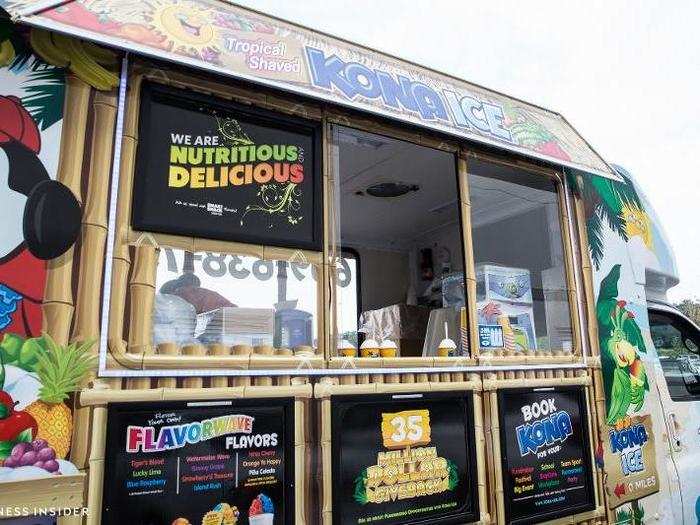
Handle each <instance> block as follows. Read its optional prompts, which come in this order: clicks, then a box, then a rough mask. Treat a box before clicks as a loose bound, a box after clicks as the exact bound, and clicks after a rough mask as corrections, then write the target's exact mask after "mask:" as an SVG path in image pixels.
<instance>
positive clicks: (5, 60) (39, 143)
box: [0, 20, 94, 482]
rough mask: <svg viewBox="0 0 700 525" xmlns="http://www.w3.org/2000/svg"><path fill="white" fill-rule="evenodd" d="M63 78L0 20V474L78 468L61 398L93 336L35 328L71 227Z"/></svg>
mask: <svg viewBox="0 0 700 525" xmlns="http://www.w3.org/2000/svg"><path fill="white" fill-rule="evenodd" d="M64 79H65V72H64V70H63V69H61V68H59V67H55V66H52V65H49V64H47V63H46V62H44V61H43V60H42V59H41V58H39V57H38V56H36V55H35V54H34V53H33V52H32V50H31V48H30V45H29V43H28V40H27V38H26V34H20V33H19V32H17V30H16V26H12V25H11V24H10V23H9V22H8V21H6V20H5V21H0V209H2V210H3V220H4V224H3V228H0V482H9V481H19V480H23V479H28V478H35V477H42V476H52V475H66V474H75V473H77V469H76V468H75V466H74V465H73V464H72V463H70V462H69V461H67V457H68V454H69V450H70V442H71V436H72V432H73V428H72V426H73V422H72V419H73V418H72V410H71V406H70V405H69V404H68V401H69V396H70V393H71V392H73V391H75V390H76V389H78V388H79V387H80V385H81V382H82V380H83V378H84V376H85V374H86V372H87V371H88V370H89V369H90V368H91V367H92V366H93V364H94V363H93V358H92V356H91V354H90V352H89V350H90V348H91V347H92V344H93V343H92V342H86V343H83V344H76V343H72V344H69V345H60V344H58V343H56V342H55V341H54V340H53V339H52V338H51V337H50V336H49V335H48V334H42V333H41V327H42V300H43V296H44V288H45V284H46V279H47V261H49V260H51V259H53V258H55V257H58V256H60V255H61V254H62V253H64V252H65V251H66V250H67V249H68V248H69V247H70V246H72V245H73V243H74V242H75V240H76V237H77V234H78V231H79V227H80V213H81V212H80V206H79V204H78V202H77V200H76V198H75V197H74V196H73V194H72V193H71V192H70V190H69V189H68V188H67V187H66V186H64V185H63V184H61V183H60V182H58V181H56V180H55V178H56V173H57V169H58V159H59V150H60V137H61V126H62V118H63V100H64V96H65V80H64ZM57 216H60V217H61V221H56V220H55V218H56V217H57ZM57 222H60V227H59V228H58V229H56V228H55V225H56V223H57Z"/></svg>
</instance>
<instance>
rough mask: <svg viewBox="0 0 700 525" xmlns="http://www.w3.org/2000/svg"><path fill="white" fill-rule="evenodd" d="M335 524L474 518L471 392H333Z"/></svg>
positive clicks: (475, 490)
mask: <svg viewBox="0 0 700 525" xmlns="http://www.w3.org/2000/svg"><path fill="white" fill-rule="evenodd" d="M331 413H332V414H333V415H332V422H331V426H332V458H333V460H332V477H333V523H334V525H341V524H342V525H351V524H352V525H358V524H364V523H373V524H381V525H392V524H399V523H400V524H428V523H430V524H433V523H448V524H449V523H465V522H470V521H475V520H476V519H478V499H477V490H478V489H477V483H476V479H477V478H476V454H475V448H474V423H473V394H472V393H471V392H459V391H455V392H431V393H415V394H395V395H391V394H385V395H384V394H382V395H353V396H332V398H331Z"/></svg>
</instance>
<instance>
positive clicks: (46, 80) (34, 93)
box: [22, 66, 65, 131]
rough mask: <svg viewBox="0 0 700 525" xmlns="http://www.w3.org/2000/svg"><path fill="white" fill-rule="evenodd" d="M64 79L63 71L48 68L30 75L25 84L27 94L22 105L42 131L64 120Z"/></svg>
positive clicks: (51, 67)
mask: <svg viewBox="0 0 700 525" xmlns="http://www.w3.org/2000/svg"><path fill="white" fill-rule="evenodd" d="M64 79H65V73H64V71H63V69H61V68H57V67H53V66H48V67H46V68H43V69H39V70H36V71H34V72H32V73H30V74H29V76H28V79H27V80H26V81H25V83H24V85H25V89H26V91H27V94H26V95H25V96H24V97H22V105H23V106H24V107H25V108H26V109H27V111H29V113H30V114H31V115H32V117H33V118H34V120H35V121H36V123H37V125H38V126H39V127H40V128H41V130H42V131H44V130H45V129H47V128H49V127H51V126H52V125H54V124H55V123H56V122H58V121H59V120H61V118H63V96H64V94H65V82H64Z"/></svg>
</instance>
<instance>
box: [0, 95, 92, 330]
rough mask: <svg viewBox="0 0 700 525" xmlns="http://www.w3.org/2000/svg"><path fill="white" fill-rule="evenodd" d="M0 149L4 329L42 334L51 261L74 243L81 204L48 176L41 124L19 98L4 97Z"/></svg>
mask: <svg viewBox="0 0 700 525" xmlns="http://www.w3.org/2000/svg"><path fill="white" fill-rule="evenodd" d="M0 150H1V152H0V217H1V218H2V222H0V331H3V332H4V331H11V332H14V333H18V334H21V335H26V336H32V335H38V331H39V330H40V329H41V308H40V307H41V300H42V297H43V293H44V284H45V274H46V269H45V267H46V261H47V260H49V259H53V258H55V257H58V256H60V255H62V254H63V253H65V252H66V250H68V248H70V247H71V246H72V245H73V243H74V242H75V240H76V238H77V236H78V233H79V231H80V218H81V209H80V204H79V203H78V201H77V199H76V198H75V196H74V195H73V193H72V192H71V191H70V190H69V189H68V188H67V187H66V186H65V185H63V184H61V183H60V182H58V181H55V180H52V179H51V178H50V177H49V174H48V173H47V171H46V168H45V167H44V165H43V164H42V162H41V160H40V159H39V156H38V154H39V152H40V150H41V135H40V133H39V128H38V126H37V125H36V122H34V119H32V116H31V115H30V114H29V112H28V111H27V110H26V109H25V108H24V107H23V106H22V103H21V101H20V99H18V98H17V97H14V96H0ZM2 153H4V158H2V157H3V155H2Z"/></svg>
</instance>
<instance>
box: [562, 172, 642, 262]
mask: <svg viewBox="0 0 700 525" xmlns="http://www.w3.org/2000/svg"><path fill="white" fill-rule="evenodd" d="M613 168H614V169H615V171H616V173H617V174H618V175H619V176H620V177H621V178H622V181H615V180H611V179H608V178H605V177H599V176H595V175H590V174H587V173H583V172H578V171H576V170H570V169H569V170H567V178H568V180H569V181H570V183H571V186H572V188H573V189H574V191H577V192H578V193H579V195H580V196H581V197H582V199H583V206H584V212H585V216H586V233H587V234H588V249H589V251H590V254H591V259H592V260H593V264H594V265H595V267H596V269H597V270H599V269H600V262H601V261H602V259H603V255H604V245H603V223H605V224H607V225H608V226H609V227H610V229H611V230H612V231H614V232H615V233H616V234H618V235H619V236H620V237H621V238H622V239H623V240H625V241H627V231H626V229H625V227H626V224H625V218H624V215H623V208H624V207H625V206H626V205H627V206H636V207H638V208H639V209H640V210H643V209H644V206H643V205H642V202H641V199H640V198H639V195H638V194H637V191H636V190H635V189H634V184H633V183H632V179H631V177H630V175H629V173H628V172H627V171H626V170H625V169H624V168H622V167H620V166H613ZM578 174H580V175H581V177H578V176H577V175H578Z"/></svg>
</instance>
